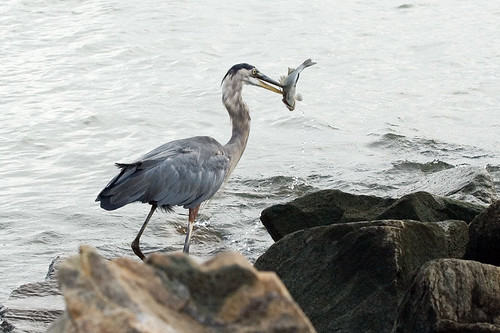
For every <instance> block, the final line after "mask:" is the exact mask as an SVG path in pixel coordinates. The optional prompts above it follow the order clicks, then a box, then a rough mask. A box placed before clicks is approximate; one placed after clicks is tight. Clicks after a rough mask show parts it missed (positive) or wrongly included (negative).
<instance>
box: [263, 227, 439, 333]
mask: <svg viewBox="0 0 500 333" xmlns="http://www.w3.org/2000/svg"><path fill="white" fill-rule="evenodd" d="M447 252H448V250H447V242H446V238H445V232H444V230H443V229H442V228H441V227H439V226H438V225H436V224H434V223H424V222H417V221H397V220H387V221H372V222H356V223H343V224H335V225H330V226H322V227H315V228H310V229H306V230H301V231H298V232H295V233H292V234H289V235H287V236H285V237H283V238H282V239H281V240H279V241H278V242H276V243H275V244H273V245H272V246H271V247H270V248H269V250H268V251H266V253H264V254H263V255H262V256H261V257H260V258H258V259H257V261H256V262H255V267H256V268H257V269H259V270H272V271H275V272H276V273H277V274H278V276H279V277H280V278H281V279H282V281H283V283H284V284H285V286H286V287H287V288H288V290H289V291H290V293H291V294H292V296H293V297H294V299H295V300H296V301H297V303H299V305H300V306H301V308H302V310H303V311H304V312H305V314H306V315H307V316H308V317H309V319H310V320H311V322H312V323H313V325H314V327H316V329H317V330H318V332H346V333H347V332H390V331H391V329H392V327H393V324H394V318H395V314H396V309H397V304H398V302H399V300H400V298H401V297H402V296H403V295H404V292H405V291H406V289H407V287H408V286H409V285H410V283H411V281H412V277H413V274H414V272H416V271H417V270H418V269H419V268H420V266H421V265H422V264H424V263H425V262H427V261H429V260H432V259H436V258H443V257H446V256H447V255H448V253H447Z"/></svg>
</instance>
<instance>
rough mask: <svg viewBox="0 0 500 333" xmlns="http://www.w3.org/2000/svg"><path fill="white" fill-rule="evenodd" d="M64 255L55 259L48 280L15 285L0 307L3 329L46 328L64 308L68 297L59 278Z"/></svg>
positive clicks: (0, 326)
mask: <svg viewBox="0 0 500 333" xmlns="http://www.w3.org/2000/svg"><path fill="white" fill-rule="evenodd" d="M60 262H61V259H60V258H56V259H55V260H54V261H52V263H51V265H50V267H49V272H48V273H47V276H46V279H45V281H42V282H36V283H28V284H24V285H22V286H20V287H18V288H17V289H15V290H14V291H13V292H12V293H11V295H10V297H9V299H8V300H7V302H6V303H5V304H4V308H3V310H0V319H1V321H2V323H1V324H0V332H5V333H6V332H15V333H17V332H29V333H37V332H45V331H46V330H47V327H48V326H49V325H50V324H51V323H52V322H53V321H54V320H55V319H56V318H57V317H58V316H59V315H60V314H61V313H62V312H63V310H64V301H63V298H62V295H61V293H60V291H59V289H58V285H57V280H56V278H55V274H54V272H55V270H56V267H57V266H58V265H59V264H60Z"/></svg>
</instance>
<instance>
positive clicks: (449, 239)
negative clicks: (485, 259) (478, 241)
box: [435, 220, 469, 259]
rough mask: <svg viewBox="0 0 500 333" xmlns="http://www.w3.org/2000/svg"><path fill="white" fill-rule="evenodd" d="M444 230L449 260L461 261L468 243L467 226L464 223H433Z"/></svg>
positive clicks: (452, 221) (454, 221)
mask: <svg viewBox="0 0 500 333" xmlns="http://www.w3.org/2000/svg"><path fill="white" fill-rule="evenodd" d="M435 224H437V225H438V226H439V227H441V228H442V229H443V230H444V233H445V236H446V247H447V249H448V257H449V258H457V259H462V258H463V256H464V254H465V251H466V249H467V244H468V242H469V226H468V225H467V223H465V222H464V221H460V220H446V221H439V222H435Z"/></svg>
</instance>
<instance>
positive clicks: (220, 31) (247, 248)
mask: <svg viewBox="0 0 500 333" xmlns="http://www.w3.org/2000/svg"><path fill="white" fill-rule="evenodd" d="M0 13H1V16H0V42H1V45H2V46H3V47H2V48H0V59H1V60H2V70H1V73H0V107H1V115H2V121H1V122H0V135H1V138H2V142H3V144H2V145H1V146H0V179H2V184H3V185H2V186H1V187H0V266H1V267H2V275H1V278H0V302H1V301H3V300H5V299H6V298H7V297H8V294H9V293H10V291H11V290H12V289H13V288H15V287H16V286H18V285H19V284H21V283H25V282H31V281H38V280H41V279H43V277H44V276H45V273H46V271H47V268H48V265H49V263H50V261H51V260H52V259H53V258H54V257H56V256H58V255H63V256H66V255H70V254H73V253H75V252H76V251H77V248H78V245H79V244H83V243H85V244H89V245H92V246H95V247H97V248H98V249H99V251H100V252H101V253H103V254H104V255H106V256H108V257H115V256H121V255H129V256H131V255H132V252H131V250H130V247H129V244H130V242H131V241H132V239H133V238H134V237H135V234H136V233H137V231H138V229H139V228H140V226H141V224H142V222H143V219H144V217H145V216H146V214H147V212H148V207H147V206H146V205H140V204H134V205H129V206H127V207H124V208H122V209H120V210H117V211H112V212H107V211H104V210H102V209H100V208H99V206H98V204H97V203H95V202H94V199H95V197H96V195H97V193H98V192H99V191H100V190H101V188H102V187H103V186H104V185H106V183H107V182H108V181H109V180H110V179H111V178H112V177H113V176H114V175H115V173H116V171H117V170H116V169H115V167H114V165H113V163H114V162H127V161H131V160H133V159H134V158H136V157H138V156H140V155H142V154H143V153H145V152H147V151H148V150H150V149H152V148H155V147H156V146H158V145H160V144H161V143H164V142H167V141H170V140H173V139H177V138H181V137H186V136H191V135H210V136H213V137H215V138H217V139H218V140H219V141H221V142H223V143H224V142H226V141H227V140H228V138H229V135H230V124H229V120H228V116H227V113H226V111H225V110H224V108H223V106H222V104H221V101H220V81H221V79H222V77H223V76H224V74H225V73H226V71H227V70H228V69H229V68H230V67H231V66H232V65H233V64H235V63H239V62H248V63H251V64H253V65H256V66H258V67H259V69H260V70H261V71H262V72H264V73H265V74H267V75H268V76H271V77H274V78H278V77H279V76H280V75H282V74H284V73H285V72H286V68H287V67H288V66H297V65H299V64H300V63H301V62H302V61H304V60H305V59H307V58H312V59H313V60H314V61H316V62H317V63H318V64H317V65H315V66H313V67H311V68H308V69H306V70H305V71H304V72H303V73H302V75H301V78H300V81H299V85H298V88H297V90H298V92H300V93H301V94H302V95H303V96H304V101H302V102H298V104H297V107H296V109H295V111H294V112H289V111H288V110H287V109H286V108H285V106H284V105H283V104H282V103H281V100H280V98H279V96H277V95H274V94H269V93H268V92H267V91H265V90H262V89H260V90H259V89H257V88H253V87H247V88H246V89H245V97H246V101H247V103H248V105H249V107H250V110H251V112H252V133H251V135H250V140H249V143H248V146H247V149H246V151H245V154H244V155H243V158H242V159H241V161H240V163H239V166H238V167H237V168H236V170H235V172H234V173H233V176H232V178H231V180H230V181H229V183H228V184H227V185H226V187H225V189H224V191H223V192H221V193H219V194H218V195H216V197H215V198H214V199H213V200H212V201H211V202H210V203H209V204H208V205H206V206H205V207H204V209H203V210H202V212H201V215H200V221H199V222H198V223H197V228H196V231H195V235H194V239H193V244H192V248H191V250H192V254H193V255H195V256H197V257H200V258H207V257H209V256H211V255H213V254H215V253H218V252H221V251H225V250H236V251H241V252H242V253H243V254H244V255H245V256H247V257H248V258H249V259H250V260H252V261H253V260H255V259H256V258H257V257H258V256H259V255H260V254H262V253H263V252H264V251H265V249H266V248H267V247H268V246H269V245H270V244H272V240H271V238H270V237H269V236H268V234H267V232H266V231H265V229H264V228H263V227H262V225H261V223H260V221H259V215H260V212H261V211H262V210H263V209H264V208H266V207H268V206H269V205H271V204H275V203H281V202H286V201H289V200H291V199H293V198H296V197H298V196H300V195H303V194H304V193H307V192H310V191H314V190H317V189H324V188H337V189H341V190H344V191H350V192H354V193H369V194H376V195H380V196H391V195H394V194H396V193H398V190H400V189H401V188H402V187H404V186H406V185H408V184H411V183H412V182H416V181H417V180H419V179H421V178H422V177H423V176H425V175H426V174H429V173H432V172H435V171H439V170H442V169H443V168H449V167H454V166H461V165H470V166H475V167H480V168H487V169H488V171H489V172H490V173H491V175H492V177H493V178H494V181H495V184H496V187H497V190H498V188H499V187H500V163H499V156H500V135H498V133H499V131H500V116H499V111H498V108H499V105H500V94H499V93H498V92H499V90H498V82H500V74H499V71H500V45H499V44H498V43H496V42H495V41H497V40H499V39H500V29H499V24H498V22H500V9H499V8H498V6H496V3H495V2H491V1H479V2H477V1H476V2H470V1H465V0H453V1H451V0H444V1H439V2H437V1H433V2H430V3H413V2H404V1H392V0H390V1H382V2H381V1H364V2H354V1H347V2H338V3H337V2H331V1H316V2H314V3H310V2H309V3H305V2H302V1H296V2H289V1H287V2H285V1H277V2H276V1H274V2H264V1H257V2H252V3H249V2H247V1H231V2H229V1H223V2H218V3H217V4H216V5H214V4H213V3H212V2H209V1H198V2H196V3H192V4H190V3H186V2H183V1H177V2H176V1H156V0H151V1H147V2H144V3H141V4H140V5H138V4H137V2H132V1H109V0H107V1H103V0H89V1H85V2H81V1H75V0H73V1H71V0H70V1H55V0H46V1H36V2H26V1H17V0H7V1H3V2H2V3H1V4H0ZM186 219H187V216H186V212H185V211H184V210H183V209H181V208H179V209H177V210H176V212H175V213H173V214H168V215H165V214H156V215H155V216H154V217H153V220H152V222H151V223H150V225H149V226H148V229H147V230H146V232H145V234H144V236H143V238H142V243H143V246H144V247H145V250H146V251H157V250H162V251H171V250H179V249H181V248H182V244H183V241H184V237H183V234H184V231H185V229H184V228H185V224H186Z"/></svg>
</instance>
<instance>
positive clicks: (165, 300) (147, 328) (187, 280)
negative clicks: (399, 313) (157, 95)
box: [49, 247, 315, 333]
mask: <svg viewBox="0 0 500 333" xmlns="http://www.w3.org/2000/svg"><path fill="white" fill-rule="evenodd" d="M58 276H59V281H60V284H61V288H62V291H63V294H64V298H65V301H66V311H65V313H64V314H63V316H62V317H61V318H59V319H58V321H57V322H56V323H55V324H54V325H53V326H52V327H51V328H50V329H49V332H52V333H55V332H70V333H71V332H148V333H149V332H151V333H154V332H315V331H314V328H313V327H312V325H311V324H310V322H309V320H308V319H307V318H306V317H305V316H304V314H303V313H302V311H301V310H300V309H299V308H298V307H297V305H296V304H295V302H294V301H293V299H292V298H291V297H290V294H289V293H288V291H287V290H286V288H285V287H284V286H283V284H282V283H281V282H280V281H279V279H278V278H277V277H276V275H275V274H274V273H271V272H258V271H256V270H255V269H254V268H253V267H252V266H251V265H250V264H249V263H248V262H247V261H246V259H244V258H243V257H242V256H241V255H239V254H235V253H229V254H222V255H219V256H217V257H216V258H214V259H213V260H211V261H208V262H206V263H204V264H202V265H199V264H197V263H195V262H194V261H193V260H192V259H190V258H189V257H188V256H185V255H184V254H181V253H177V254H170V255H163V254H152V255H151V256H150V257H149V258H148V260H147V263H141V262H137V261H135V260H132V259H129V258H119V259H116V260H111V261H105V260H104V259H102V258H101V257H100V256H99V255H98V254H97V253H96V252H95V251H94V250H92V249H90V248H88V247H82V248H81V249H80V255H79V256H75V257H73V258H70V259H69V260H67V261H65V262H64V263H63V264H62V265H61V267H60V269H59V273H58Z"/></svg>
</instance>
